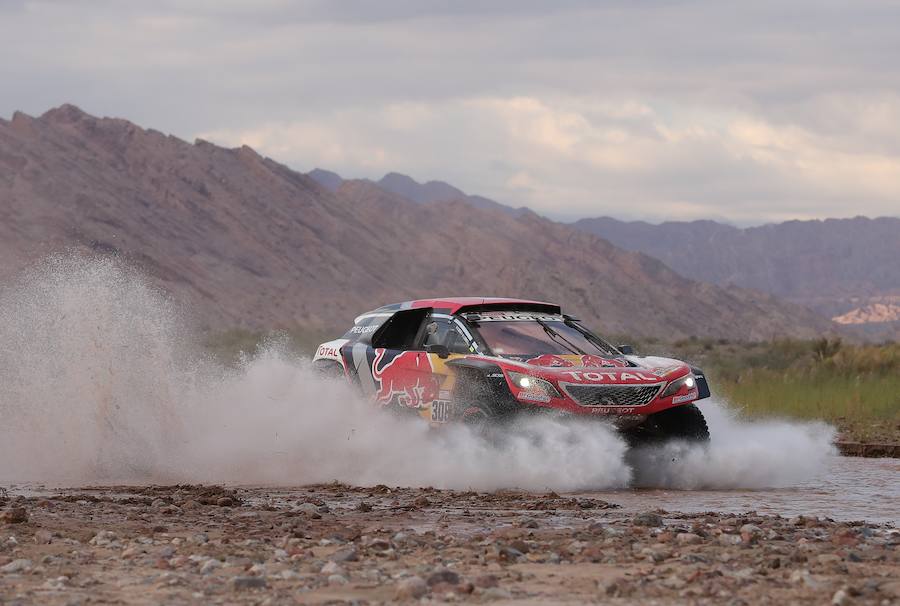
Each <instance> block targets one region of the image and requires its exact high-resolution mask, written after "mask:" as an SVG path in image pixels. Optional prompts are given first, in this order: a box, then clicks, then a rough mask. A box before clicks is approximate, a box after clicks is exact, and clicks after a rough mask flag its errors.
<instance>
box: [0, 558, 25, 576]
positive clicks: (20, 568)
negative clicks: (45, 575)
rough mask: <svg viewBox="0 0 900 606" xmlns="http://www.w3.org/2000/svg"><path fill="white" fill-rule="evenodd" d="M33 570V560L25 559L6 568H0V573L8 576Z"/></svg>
mask: <svg viewBox="0 0 900 606" xmlns="http://www.w3.org/2000/svg"><path fill="white" fill-rule="evenodd" d="M29 570H31V560H26V559H24V558H21V559H18V560H13V561H12V562H10V563H9V564H7V565H6V566H0V572H3V573H6V574H16V573H19V572H27V571H29Z"/></svg>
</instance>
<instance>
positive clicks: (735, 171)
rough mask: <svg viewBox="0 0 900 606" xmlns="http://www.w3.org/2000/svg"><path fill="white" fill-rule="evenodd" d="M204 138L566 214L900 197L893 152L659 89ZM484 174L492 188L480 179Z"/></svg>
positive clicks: (700, 210) (691, 212) (406, 109)
mask: <svg viewBox="0 0 900 606" xmlns="http://www.w3.org/2000/svg"><path fill="white" fill-rule="evenodd" d="M854 105H855V104H853V103H848V104H846V106H847V107H849V108H852V107H853V106H854ZM657 107H659V108H660V109H657ZM898 109H900V107H898ZM884 116H885V119H886V120H887V119H889V118H890V116H891V112H889V111H888V112H885V114H884ZM848 119H849V118H848ZM868 120H872V118H871V117H870V118H869V119H868ZM883 126H884V127H885V128H892V127H893V125H892V124H889V123H885V124H884V125H883ZM858 132H859V131H858V129H856V130H853V131H848V137H849V138H850V139H852V138H853V135H854V133H858ZM203 136H204V138H208V139H211V140H213V141H218V142H221V143H223V144H226V145H235V146H236V145H240V144H244V143H246V144H249V145H251V146H253V147H256V148H258V149H260V150H262V151H263V152H264V153H266V154H268V155H271V156H273V157H275V158H279V159H281V160H283V161H286V162H288V163H289V164H291V165H293V166H296V167H299V168H301V169H308V168H311V167H313V166H316V165H319V164H324V165H326V166H328V167H330V168H333V169H335V170H338V171H339V172H342V173H343V174H345V175H355V176H364V177H371V178H377V177H379V176H380V175H381V174H383V173H384V172H387V171H389V170H392V169H395V168H396V167H398V166H401V167H408V168H407V170H410V172H412V173H413V174H414V175H417V176H419V177H420V178H422V179H430V178H444V179H448V180H450V181H451V182H454V183H458V184H460V185H462V186H463V187H465V188H468V189H469V190H470V191H476V192H478V193H483V194H485V195H490V196H494V197H496V198H497V199H498V200H501V201H506V202H509V203H515V204H520V203H524V204H528V205H530V206H532V207H533V208H535V209H536V210H538V211H541V212H544V213H546V214H548V215H551V216H556V217H560V218H573V217H579V216H586V215H596V214H611V215H615V216H630V217H645V218H657V219H667V218H683V219H693V218H702V217H710V216H723V215H724V216H729V217H731V218H732V219H734V220H736V221H738V222H754V221H758V217H760V216H764V217H769V218H772V219H773V220H777V219H787V218H810V217H818V216H823V214H828V215H841V216H852V215H855V214H858V212H859V208H858V206H857V202H856V201H860V200H865V203H866V204H867V205H868V206H869V208H871V209H874V213H873V214H891V213H892V212H894V213H896V209H897V206H896V201H897V200H898V199H900V154H898V153H891V152H890V151H889V150H882V151H880V152H875V151H871V152H863V151H854V150H853V149H852V145H850V144H846V145H845V144H844V141H843V139H835V138H834V137H833V136H829V135H825V134H820V133H816V132H814V131H810V130H807V129H805V128H803V127H801V126H797V125H793V126H789V127H785V126H783V125H778V124H774V123H771V122H768V121H767V120H766V119H765V118H764V117H762V116H759V115H751V114H746V113H743V112H728V111H724V112H723V111H722V110H721V109H717V108H707V109H702V110H698V109H697V108H692V109H691V110H690V111H687V112H682V111H680V110H678V109H673V108H672V106H671V104H670V103H667V102H666V101H665V100H660V101H658V102H650V103H648V102H647V100H646V99H644V100H643V101H641V102H639V101H636V100H622V101H620V102H619V103H612V102H610V101H608V100H607V101H603V102H600V103H593V102H592V101H591V100H590V99H584V98H571V99H569V98H567V99H562V98H556V99H554V100H553V101H552V102H551V101H546V102H545V101H542V100H540V99H537V98H532V97H513V98H496V97H489V98H470V99H458V100H452V101H448V102H445V103H439V104H431V105H427V106H423V105H391V106H387V107H384V108H366V109H354V110H350V111H336V112H333V113H331V114H326V115H322V114H317V115H316V116H315V117H314V118H312V119H310V120H307V121H298V122H287V123H281V122H278V123H270V124H266V125H264V126H262V127H258V128H251V129H246V130H229V129H225V130H220V131H212V132H207V133H204V134H203ZM859 136H861V135H859ZM385 142H390V144H389V145H386V144H385ZM461 164H463V165H462V166H461ZM472 166H475V167H481V168H480V171H472V172H470V171H471V167H472ZM491 167H493V168H491ZM473 178H474V179H475V180H473ZM479 179H485V180H486V181H487V182H489V186H482V187H481V188H480V189H475V188H474V187H477V180H479ZM470 181H471V183H470ZM473 186H474V187H473ZM785 199H790V200H791V206H790V207H789V208H785V207H784V200H785Z"/></svg>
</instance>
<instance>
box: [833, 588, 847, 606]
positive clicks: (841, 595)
mask: <svg viewBox="0 0 900 606" xmlns="http://www.w3.org/2000/svg"><path fill="white" fill-rule="evenodd" d="M849 601H850V594H848V593H847V590H846V589H844V588H843V587H842V588H840V589H838V590H837V591H835V592H834V595H833V596H831V603H832V604H833V605H834V606H844V605H845V604H846V603H847V602H849Z"/></svg>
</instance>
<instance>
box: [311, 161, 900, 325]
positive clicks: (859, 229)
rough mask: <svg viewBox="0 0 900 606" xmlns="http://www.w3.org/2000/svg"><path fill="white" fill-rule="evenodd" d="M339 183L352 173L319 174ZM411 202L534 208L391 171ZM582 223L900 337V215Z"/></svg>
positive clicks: (841, 320) (720, 277) (712, 276)
mask: <svg viewBox="0 0 900 606" xmlns="http://www.w3.org/2000/svg"><path fill="white" fill-rule="evenodd" d="M309 175H310V176H311V177H313V178H314V179H317V180H319V181H320V182H322V183H329V184H331V185H332V186H333V187H337V186H338V185H339V184H340V183H341V182H343V179H342V178H341V177H340V176H338V175H337V174H335V173H332V172H328V171H322V170H320V169H317V170H314V171H312V172H311V173H309ZM375 183H376V184H377V185H378V186H379V187H381V188H383V189H387V190H389V191H392V192H394V193H397V194H399V195H401V196H404V197H406V198H407V199H410V200H414V201H416V202H420V203H439V202H442V201H447V200H452V199H464V200H468V201H469V202H470V203H473V200H477V202H478V204H479V205H480V206H481V207H483V208H494V209H497V210H501V211H503V212H506V213H509V214H512V215H514V216H515V215H519V214H521V213H523V212H527V209H525V208H512V207H510V206H505V205H503V204H501V203H499V202H495V201H493V200H488V199H486V198H480V197H478V196H469V195H467V194H465V193H464V192H462V191H461V190H459V189H457V188H455V187H453V186H451V185H449V184H447V183H444V182H441V181H429V182H427V183H417V182H416V181H414V180H413V179H411V178H410V177H407V176H405V175H398V174H397V173H390V174H388V175H386V176H385V177H384V178H383V179H381V180H379V181H377V182H375ZM572 227H574V228H575V229H579V230H582V231H585V232H588V233H592V234H594V235H597V236H600V237H601V238H604V239H605V240H608V241H609V242H611V243H613V244H614V245H616V246H617V247H619V248H623V249H625V250H630V251H635V252H642V253H645V254H647V255H650V256H652V257H654V258H656V259H659V260H661V261H662V262H663V263H665V264H666V265H668V266H669V267H671V268H672V269H674V270H675V271H676V272H678V273H680V274H682V275H685V276H691V277H692V278H693V279H696V280H700V281H704V282H712V283H714V284H718V285H720V286H725V287H731V286H737V287H741V288H746V289H753V290H757V291H761V292H766V293H769V294H772V295H775V296H776V297H778V298H782V299H785V300H788V301H792V302H794V303H797V304H799V305H803V306H805V307H808V308H810V309H811V310H813V311H814V312H816V313H818V314H819V315H821V316H822V317H824V318H827V319H830V320H832V321H834V322H835V323H836V324H838V325H840V326H841V327H842V330H843V332H844V333H846V334H849V335H856V336H859V337H864V338H874V339H900V218H894V217H879V218H875V219H869V218H866V217H856V218H853V219H826V220H811V221H787V222H785V223H779V224H769V225H763V226H760V227H751V228H745V229H741V228H738V227H734V226H731V225H727V224H723V223H718V222H715V221H691V222H665V223H662V224H658V225H656V224H651V223H646V222H643V221H621V220H617V219H613V218H611V217H598V218H585V219H581V220H579V221H576V222H575V223H573V224H572Z"/></svg>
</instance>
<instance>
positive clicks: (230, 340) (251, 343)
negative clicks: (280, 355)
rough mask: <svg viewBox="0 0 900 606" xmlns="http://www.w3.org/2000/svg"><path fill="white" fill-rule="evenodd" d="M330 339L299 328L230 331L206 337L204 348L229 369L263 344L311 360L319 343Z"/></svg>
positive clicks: (237, 329) (320, 333) (236, 329)
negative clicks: (283, 349) (266, 330)
mask: <svg viewBox="0 0 900 606" xmlns="http://www.w3.org/2000/svg"><path fill="white" fill-rule="evenodd" d="M332 338H334V337H333V336H328V335H327V334H325V333H323V332H321V331H317V330H309V329H303V328H292V329H290V330H281V331H269V332H263V331H254V330H247V329H244V328H234V329H231V330H226V331H224V332H218V333H213V334H210V335H207V337H206V340H205V341H204V347H205V348H206V350H207V351H208V352H209V353H210V354H211V355H212V356H213V357H214V358H215V359H216V360H218V361H220V362H222V363H223V364H226V365H229V366H233V365H235V364H237V363H238V362H239V361H240V359H241V356H242V355H252V354H254V353H256V352H257V351H258V350H259V349H260V348H262V347H265V346H266V345H267V344H273V345H277V346H279V347H282V348H285V349H287V350H288V351H291V352H294V353H296V354H298V355H302V356H309V357H311V356H312V355H313V353H315V351H316V347H317V346H318V345H319V344H320V343H322V342H324V341H328V340H330V339H332Z"/></svg>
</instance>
